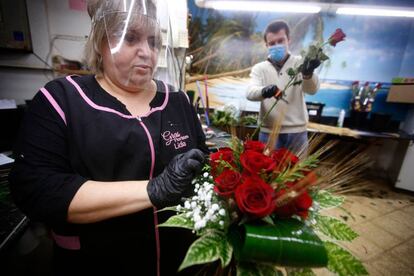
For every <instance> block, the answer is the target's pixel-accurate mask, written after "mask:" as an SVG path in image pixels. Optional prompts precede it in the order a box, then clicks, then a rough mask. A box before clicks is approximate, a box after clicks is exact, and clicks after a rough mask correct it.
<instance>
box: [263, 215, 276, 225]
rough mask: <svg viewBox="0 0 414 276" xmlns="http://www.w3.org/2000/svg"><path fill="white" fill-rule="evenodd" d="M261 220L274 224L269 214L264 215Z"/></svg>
mask: <svg viewBox="0 0 414 276" xmlns="http://www.w3.org/2000/svg"><path fill="white" fill-rule="evenodd" d="M262 221H264V222H266V223H267V224H270V225H275V223H274V222H273V219H272V218H271V217H270V216H266V217H264V218H262Z"/></svg>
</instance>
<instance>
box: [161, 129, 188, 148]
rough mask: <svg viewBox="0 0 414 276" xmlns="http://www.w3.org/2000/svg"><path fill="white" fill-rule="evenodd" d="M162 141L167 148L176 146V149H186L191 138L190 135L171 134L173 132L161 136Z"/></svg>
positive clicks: (165, 132) (166, 132)
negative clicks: (187, 141)
mask: <svg viewBox="0 0 414 276" xmlns="http://www.w3.org/2000/svg"><path fill="white" fill-rule="evenodd" d="M161 137H162V139H163V140H164V142H165V145H166V146H171V145H174V148H175V149H180V148H184V147H186V146H187V143H186V142H185V140H187V139H188V138H190V137H189V136H188V135H182V134H181V133H180V132H178V131H176V132H171V131H168V130H167V131H164V132H163V133H162V134H161Z"/></svg>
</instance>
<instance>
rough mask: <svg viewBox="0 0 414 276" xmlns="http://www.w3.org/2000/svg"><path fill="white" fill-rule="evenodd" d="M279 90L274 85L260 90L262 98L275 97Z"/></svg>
mask: <svg viewBox="0 0 414 276" xmlns="http://www.w3.org/2000/svg"><path fill="white" fill-rule="evenodd" d="M277 91H279V88H277V86H276V85H268V86H266V87H264V88H263V89H262V97H263V98H271V97H273V96H274V95H276V93H277Z"/></svg>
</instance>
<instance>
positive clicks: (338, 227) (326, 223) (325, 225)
mask: <svg viewBox="0 0 414 276" xmlns="http://www.w3.org/2000/svg"><path fill="white" fill-rule="evenodd" d="M315 219H316V222H317V224H316V229H317V230H319V231H320V232H322V233H323V234H325V235H327V236H328V237H330V238H332V239H335V240H339V241H352V240H353V239H355V238H356V237H358V234H357V233H355V231H354V230H352V229H351V228H350V227H349V226H348V225H347V224H345V223H343V222H342V221H340V220H338V219H336V218H333V217H328V216H321V215H317V216H315Z"/></svg>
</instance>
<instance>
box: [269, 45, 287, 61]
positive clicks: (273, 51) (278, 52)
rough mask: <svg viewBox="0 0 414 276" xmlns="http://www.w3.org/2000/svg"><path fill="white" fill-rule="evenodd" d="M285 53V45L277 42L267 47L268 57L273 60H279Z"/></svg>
mask: <svg viewBox="0 0 414 276" xmlns="http://www.w3.org/2000/svg"><path fill="white" fill-rule="evenodd" d="M285 55H286V46H285V45H283V44H277V45H274V46H270V47H269V58H270V59H271V60H273V61H276V62H280V61H282V60H283V58H284V57H285Z"/></svg>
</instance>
